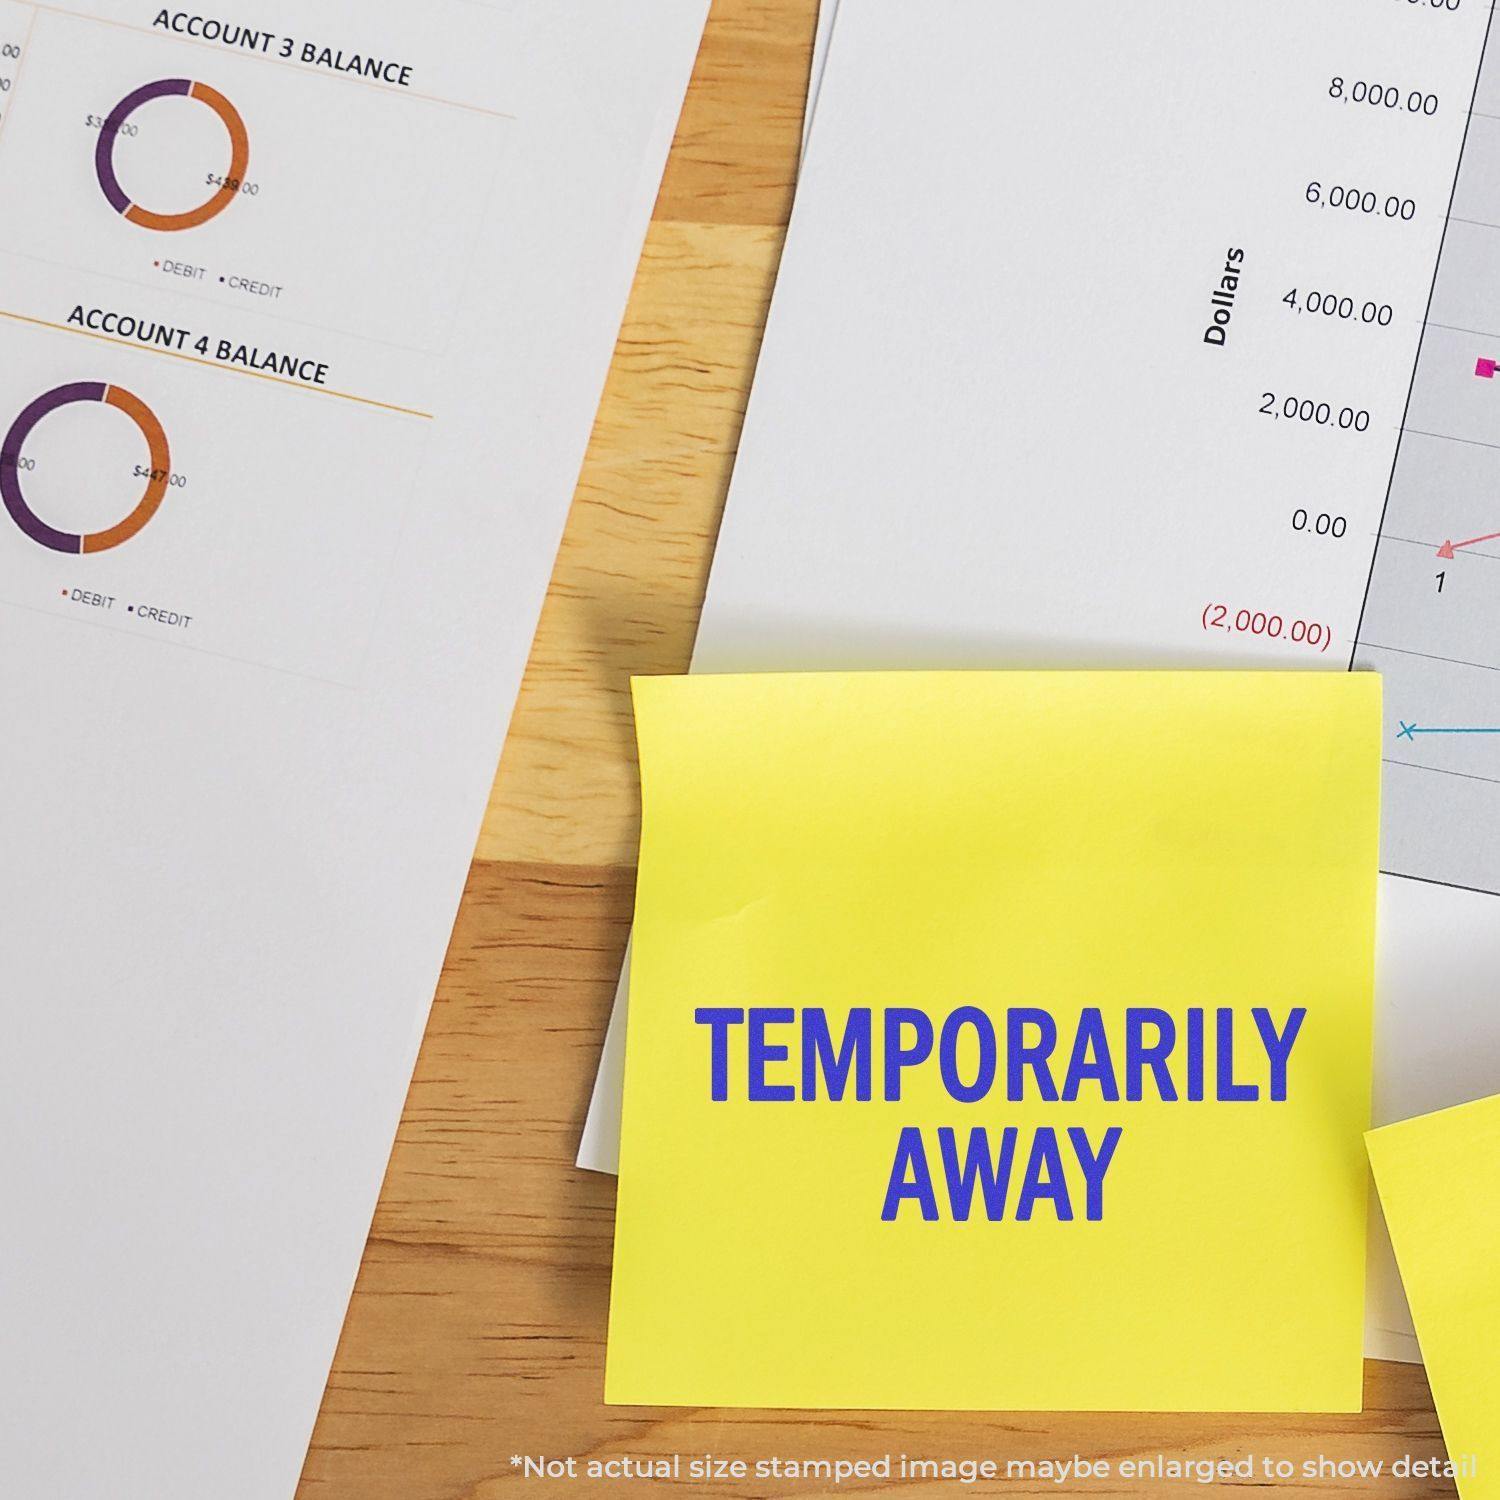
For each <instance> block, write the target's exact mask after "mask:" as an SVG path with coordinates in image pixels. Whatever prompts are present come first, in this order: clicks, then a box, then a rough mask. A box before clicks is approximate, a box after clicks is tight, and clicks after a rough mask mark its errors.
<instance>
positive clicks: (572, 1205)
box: [299, 0, 1453, 1500]
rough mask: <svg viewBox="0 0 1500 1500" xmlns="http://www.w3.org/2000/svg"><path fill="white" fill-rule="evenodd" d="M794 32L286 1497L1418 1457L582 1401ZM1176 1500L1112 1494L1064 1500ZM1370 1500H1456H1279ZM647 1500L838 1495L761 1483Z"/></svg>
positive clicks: (705, 202)
mask: <svg viewBox="0 0 1500 1500" xmlns="http://www.w3.org/2000/svg"><path fill="white" fill-rule="evenodd" d="M815 12H816V5H815V0H715V4H714V7H713V15H712V19H711V21H710V23H709V27H708V31H707V34H706V36H705V38H704V44H703V50H702V53H701V55H700V58H699V61H698V67H697V72H696V75H695V77H694V80H693V85H692V89H691V92H690V94H689V96H688V101H687V107H686V110H685V112H684V114H683V118H682V123H681V127H680V129H679V131H678V135H677V141H676V144H675V146H674V148H673V152H672V158H671V162H670V164H669V166H668V168H667V173H666V179H665V182H664V184H663V187H662V191H661V196H660V199H659V201H658V203H657V205H656V212H655V217H654V221H653V223H652V226H651V232H650V235H649V237H648V239H647V241H646V247H645V255H644V257H643V259H642V261H641V267H640V274H639V276H638V279H637V281H636V285H635V291H634V294H633V296H632V299H631V303H630V309H629V313H628V314H627V316H626V319H625V324H624V328H623V330H622V332H621V335H620V341H619V345H618V347H617V349H616V353H615V359H614V366H613V368H612V370H611V372H610V377H609V382H608V386H607V389H606V391H605V394H604V400H603V404H602V406H601V408H600V411H599V415H598V419H597V422H596V424H595V428H594V434H593V441H592V445H591V447H590V450H589V456H588V461H587V464H586V466H585V469H584V472H583V476H582V481H581V483H580V485H579V488H578V494H577V497H576V499H575V501H574V504H573V510H572V515H571V517H570V520H569V524H568V529H567V535H566V537H565V539H564V541H563V545H562V551H561V553H560V555H559V558H558V562H557V567H556V571H555V573H554V575H553V579H552V586H551V591H550V593H549V596H548V599H547V605H546V609H545V610H544V612H543V615H542V620H541V627H540V629H539V631H538V633H537V638H536V644H535V648H534V649H533V651H532V656H531V664H530V669H529V671H528V675H527V678H526V683H525V687H524V689H523V690H522V693H521V699H520V704H519V707H518V709H517V712H516V716H515V721H514V724H513V727H512V729H511V733H510V739H509V742H508V743H507V745H506V747H505V754H504V758H503V760H502V761H501V765H500V772H499V776H498V778H497V780H496V783H495V789H494V793H493V797H492V800H491V803H490V808H489V814H488V817H487V819H486V822H485V826H484V832H483V834H482V836H481V837H480V840H479V845H478V849H477V852H476V854H477V857H476V860H475V863H474V867H473V870H472V872H471V874H470V877H469V884H468V891H467V895H466V896H465V899H464V904H463V909H462V911H461V913H460V915H459V919H458V925H457V928H456V930H455V932H454V935H453V943H452V947H451V949H450V951H449V954H448V962H447V967H446V969H445V972H444V975H443V981H442V985H441V987H440V989H439V991H438V996H437V1003H436V1005H435V1007H434V1009H433V1013H432V1021H431V1024H430V1026H429V1027H428V1031H427V1039H426V1044H425V1046H424V1047H423V1050H422V1056H421V1061H420V1062H419V1064H418V1066H417V1072H416V1079H415V1082H414V1083H413V1085H412V1090H411V1095H410V1098H409V1099H408V1101H407V1106H406V1113H405V1117H404V1119H403V1122H402V1125H401V1132H400V1136H399V1139H398V1141H397V1143H396V1149H395V1155H394V1157H393V1158H392V1161H391V1166H390V1171H389V1174H388V1176H387V1178H386V1183H385V1190H384V1193H383V1195H382V1197H381V1201H380V1208H379V1211H378V1213H377V1214H376V1217H375V1223H374V1228H373V1231H372V1233H371V1236H370V1241H369V1244H368V1246H367V1248H366V1251H365V1257H364V1264H363V1267H362V1269H361V1272H360V1278H359V1285H358V1288H357V1290H356V1291H355V1294H354V1300H353V1303H352V1305H351V1307H350V1310H349V1317H348V1322H347V1324H346V1326H345V1329H344V1335H343V1340H342V1342H341V1344H340V1347H339V1352H338V1358H337V1361H336V1363H335V1365H334V1370H333V1377H332V1380H331V1381H330V1383H329V1387H328V1392H327V1396H326V1398H325V1400H324V1403H323V1411H322V1415H321V1417H320V1419H319V1422H318V1427H317V1432H316V1436H315V1438H314V1441H313V1446H312V1451H311V1453H310V1455H309V1457H308V1461H307V1467H306V1471H305V1473H304V1477H303V1482H302V1487H301V1490H300V1492H299V1494H300V1497H301V1500H495V1497H499V1496H502V1495H511V1494H519V1493H525V1494H528V1495H531V1494H536V1495H543V1494H554V1493H555V1494H569V1495H576V1496H586V1495H590V1494H594V1493H598V1492H599V1490H600V1489H601V1488H603V1487H602V1486H590V1485H588V1484H587V1483H586V1482H583V1481H579V1482H576V1483H572V1484H567V1483H558V1484H553V1483H549V1482H547V1481H544V1480H536V1479H532V1480H529V1481H528V1480H525V1479H524V1478H523V1477H522V1476H521V1473H520V1471H518V1470H516V1469H513V1468H512V1466H511V1462H510V1460H511V1457H512V1455H514V1454H548V1455H551V1456H566V1455H569V1454H573V1455H579V1456H585V1455H590V1456H593V1455H597V1456H606V1455H613V1454H632V1455H640V1456H651V1455H657V1454H669V1453H671V1452H674V1451H682V1452H685V1453H714V1454H717V1455H722V1456H742V1457H745V1458H749V1459H752V1460H753V1459H755V1458H757V1457H762V1456H770V1455H774V1454H780V1455H784V1456H789V1457H799V1456H800V1457H830V1458H834V1457H840V1456H844V1457H870V1458H873V1457H878V1456H880V1455H881V1454H884V1453H886V1452H891V1453H897V1454H899V1453H903V1452H904V1453H908V1454H912V1455H920V1456H925V1457H934V1458H942V1457H966V1456H973V1457H985V1456H989V1457H998V1458H1002V1459H1004V1458H1026V1457H1032V1458H1044V1457H1067V1456H1071V1455H1072V1454H1074V1453H1075V1452H1076V1453H1080V1454H1083V1455H1086V1456H1105V1457H1111V1458H1115V1459H1118V1458H1121V1457H1125V1456H1127V1455H1143V1454H1156V1453H1165V1454H1168V1455H1179V1456H1186V1457H1205V1456H1211V1457H1220V1456H1225V1455H1238V1454H1244V1453H1246V1452H1250V1453H1254V1454H1256V1455H1261V1456H1274V1457H1280V1458H1287V1459H1292V1460H1294V1461H1296V1462H1297V1463H1298V1464H1299V1465H1300V1463H1301V1462H1302V1461H1303V1460H1304V1459H1306V1458H1309V1457H1316V1456H1317V1455H1319V1454H1328V1455H1329V1456H1331V1457H1337V1458H1346V1459H1351V1458H1365V1459H1374V1458H1384V1459H1385V1460H1386V1461H1387V1462H1390V1461H1392V1460H1394V1459H1396V1458H1398V1457H1400V1456H1401V1455H1403V1454H1406V1453H1414V1454H1420V1455H1436V1454H1440V1453H1441V1452H1442V1443H1441V1438H1440V1437H1439V1435H1438V1429H1437V1422H1436V1420H1435V1418H1434V1416H1433V1412H1432V1405H1431V1399H1430V1397H1429V1395H1428V1391H1427V1385H1426V1382H1425V1380H1424V1378H1423V1374H1422V1371H1421V1370H1420V1369H1416V1368H1412V1367H1408V1366H1400V1365H1384V1364H1374V1363H1372V1364H1370V1365H1369V1366H1368V1367H1367V1378H1366V1390H1365V1405H1366V1411H1365V1413H1364V1415H1363V1416H1359V1417H1297V1418H1286V1417H1280V1418H1225V1417H1217V1416H1206V1417H1192V1416H1188V1417H1155V1416H1122V1417H1076V1416H1036V1415H1028V1416H1024V1417H1006V1416H973V1415H948V1414H929V1415H915V1416H903V1415H878V1416H861V1415H858V1414H847V1413H835V1414H828V1415H822V1414H818V1415H806V1414H774V1413H765V1412H723V1411H681V1410H672V1411H660V1410H637V1409H629V1408H619V1407H606V1406H604V1404H603V1402H602V1399H601V1394H602V1388H603V1370H604V1332H605V1320H606V1313H607V1308H608V1298H609V1267H610V1242H611V1232H612V1226H613V1215H614V1183H613V1181H612V1180H611V1179H607V1178H603V1177H599V1176H595V1175H593V1174H591V1173H587V1172H580V1171H578V1170H577V1169H576V1168H574V1166H573V1164H572V1163H573V1155H574V1152H575V1150H576V1147H577V1143H578V1134H579V1129H580V1126H581V1123H582V1120H583V1114H584V1108H585V1104H586V1102H587V1099H588V1094H589V1088H590V1085H591V1083H592V1080H593V1076H594V1067H595V1063H596V1061H597V1058H598V1053H599V1045H600V1040H601V1038H602V1037H603V1034H604V1025H605V1019H606V1017H607V1015H608V1013H609V1007H610V1002H611V999H612V997H613V993H614V984H615V977H616V973H617V971H618V967H619V962H620V956H621V953H622V951H623V949H624V946H625V937H626V929H627V926H628V923H629V916H630V902H631V893H632V882H633V865H634V858H635V854H634V850H635V841H636V818H637V809H636V785H635V763H634V755H633V751H632V736H631V723H630V712H629V701H628V690H627V684H628V680H629V678H630V676H631V674H632V673H639V672H680V671H682V670H684V669H685V668H686V666H687V663H688V657H689V654H690V651H691V646H692V640H693V633H694V629H695V625H696V621H697V616H698V610H699V608H700V606H701V603H702V599H703V590H704V585H705V582H706V580H707V575H708V566H709V561H710V558H711V556H712V551H713V538H714V535H715V532H716V529H717V526H718V519H719V513H720V509H721V507H722V504H723V499H724V493H725V489H726V486H727V484H728V479H729V473H730V467H731V464H732V462H733V457H734V452H735V446H736V443H737V441H738V437H739V429H740V421H741V417H742V415H743V412H744V406H745V399H746V394H747V392H748V390H749V386H750V379H751V375H752V373H753V370H754V364H755V357H756V352H757V350H758V347H759V342H760V335H761V330H762V326H763V324H764V320H765V314H766V308H767V304H768V302H769V299H770V294H771V287H772V281H773V278H774V276H775V271H776V265H777V260H778V257H779V255H780V250H781V241H782V234H783V230H784V227H785V224H786V219H787V214H788V212H789V210H790V207H791V199H792V189H793V183H794V180H795V174H796V163H797V154H798V149H799V145H800V132H801V124H802V103H803V96H804V93H805V89H806V84H807V73H808V60H809V54H810V47H811V40H812V31H813V23H814V18H815ZM1289 1272H1290V1268H1289ZM1225 1290H1226V1294H1227V1295H1231V1296H1232V1295H1233V1288H1232V1287H1230V1288H1226V1289H1225ZM882 1487H886V1488H895V1487H896V1486H882ZM647 1488H648V1486H647V1485H646V1484H644V1483H640V1482H627V1483H621V1484H615V1485H611V1486H609V1492H611V1493H614V1492H619V1493H627V1492H628V1493H641V1492H643V1491H645V1490H646V1489H647ZM870 1488H871V1486H869V1485H865V1486H860V1485H848V1486H844V1487H842V1490H840V1491H838V1492H840V1493H842V1492H848V1491H851V1490H864V1491H865V1492H867V1493H868V1492H869V1489H870ZM899 1488H900V1492H901V1493H902V1494H913V1495H927V1494H933V1495H936V1494H938V1493H943V1494H952V1493H954V1492H955V1487H954V1486H953V1485H951V1484H939V1483H935V1482H934V1483H917V1484H910V1485H906V1486H900V1487H899ZM969 1488H970V1489H971V1491H973V1490H978V1491H979V1492H981V1493H982V1492H984V1491H985V1487H984V1486H972V1487H969ZM1197 1488H1198V1487H1196V1486H1193V1485H1191V1484H1187V1485H1184V1484H1182V1483H1176V1484H1171V1483H1161V1484H1157V1485H1139V1486H1136V1487H1134V1488H1133V1489H1132V1488H1130V1487H1128V1486H1122V1485H1120V1484H1119V1482H1118V1481H1111V1482H1105V1483H1101V1484H1097V1485H1092V1486H1089V1487H1088V1492H1089V1493H1091V1494H1097V1495H1100V1496H1109V1495H1121V1494H1127V1493H1129V1494H1140V1495H1145V1494H1157V1493H1159V1494H1168V1493H1171V1494H1175V1495H1179V1496H1182V1495H1187V1494H1191V1493H1193V1492H1194V1490H1195V1489H1197ZM1374 1488H1378V1489H1379V1491H1380V1493H1382V1494H1383V1495H1387V1496H1398V1495H1399V1496H1407V1495H1428V1494H1433V1495H1436V1494H1451V1493H1453V1491H1452V1487H1451V1485H1449V1484H1447V1483H1446V1482H1441V1481H1406V1482H1400V1481H1393V1480H1389V1479H1387V1480H1384V1481H1382V1482H1380V1483H1379V1484H1378V1485H1374V1484H1371V1483H1369V1482H1345V1481H1339V1480H1332V1479H1329V1480H1324V1481H1322V1482H1309V1483H1300V1482H1298V1483H1292V1482H1289V1483H1287V1484H1286V1485H1284V1486H1277V1491H1278V1493H1287V1494H1293V1493H1296V1494H1308V1493H1312V1492H1315V1491H1316V1492H1319V1493H1322V1494H1325V1495H1326V1494H1345V1493H1350V1492H1356V1491H1359V1490H1362V1489H1374ZM671 1490H672V1491H675V1492H676V1493H689V1492H694V1493H700V1494H709V1493H711V1494H716V1495H736V1496H772V1495H778V1496H779V1495H793V1494H795V1495H799V1496H812V1495H825V1494H833V1493H836V1491H835V1490H834V1489H833V1488H831V1487H824V1486H821V1485H819V1484H818V1483H816V1482H814V1483H794V1482H789V1481H782V1482H777V1481H775V1480H769V1481H765V1482H763V1483H755V1482H750V1483H740V1484H736V1485H732V1486H731V1485H728V1484H721V1485H715V1486H711V1487H705V1488H703V1489H699V1490H696V1491H690V1489H689V1486H688V1485H687V1484H686V1483H683V1484H681V1485H677V1486H672V1487H671ZM661 1492H663V1493H666V1492H668V1491H666V1490H663V1491H661ZM990 1492H994V1488H993V1487H991V1491H990ZM1199 1492H1201V1490H1200V1491H1199ZM1005 1493H1007V1494H1027V1493H1035V1494H1056V1493H1058V1487H1057V1486H1056V1485H1053V1484H1050V1483H1040V1484H1038V1485H1036V1486H1035V1487H1034V1488H1031V1487H1028V1486H1026V1485H1024V1484H1021V1485H1017V1484H1012V1485H1009V1486H1006V1487H1005Z"/></svg>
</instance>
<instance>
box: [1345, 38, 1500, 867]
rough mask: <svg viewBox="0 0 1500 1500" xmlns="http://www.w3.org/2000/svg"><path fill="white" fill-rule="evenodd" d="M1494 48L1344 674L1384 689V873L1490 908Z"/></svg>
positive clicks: (1497, 212)
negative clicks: (1368, 674)
mask: <svg viewBox="0 0 1500 1500" xmlns="http://www.w3.org/2000/svg"><path fill="white" fill-rule="evenodd" d="M1497 262H1500V48H1491V49H1490V51H1489V53H1488V55H1487V57H1486V60H1485V63H1484V67H1483V69H1482V72H1481V75H1480V81H1479V90H1478V94H1477V97H1476V102H1475V107H1474V111H1473V114H1472V116H1471V119H1470V123H1469V131H1468V135H1467V138H1466V143H1465V147H1464V153H1463V159H1462V162H1461V165H1460V168H1459V174H1458V182H1457V186H1456V189H1455V193H1454V201H1453V207H1452V210H1451V213H1450V216H1449V220H1448V232H1447V235H1446V237H1445V239H1444V244H1443V251H1442V255H1441V257H1440V259H1439V263H1438V268H1437V276H1436V280H1435V282H1434V286H1433V295H1432V303H1431V306H1430V307H1429V309H1428V315H1427V319H1426V323H1425V331H1424V335H1423V340H1422V346H1421V351H1420V353H1419V355H1418V359H1417V365H1416V369H1415V373H1414V376H1413V382H1412V390H1411V398H1410V402H1409V405H1408V408H1407V412H1406V419H1405V421H1404V423H1403V426H1402V433H1401V443H1400V447H1399V450H1398V452H1397V457H1396V463H1395V468H1394V471H1393V473H1392V477H1391V486H1390V493H1389V496H1388V499H1387V503H1386V508H1385V514H1384V516H1383V518H1382V522H1381V527H1380V535H1379V538H1378V540H1377V543H1376V550H1375V557H1374V563H1373V566H1372V569H1371V574H1370V586H1369V591H1368V593H1367V596H1366V600H1365V608H1364V614H1363V616H1362V619H1361V622H1360V628H1359V632H1358V638H1357V641H1356V645H1355V649H1354V654H1353V658H1352V664H1353V665H1354V666H1355V667H1356V668H1366V669H1374V670H1378V671H1380V672H1381V673H1382V675H1383V676H1384V678H1385V696H1386V705H1387V709H1388V711H1389V713H1390V715H1391V716H1392V727H1391V730H1390V738H1389V739H1388V740H1387V746H1388V749H1387V753H1386V756H1385V767H1386V769H1385V811H1384V820H1383V827H1384V838H1383V848H1382V865H1383V867H1384V868H1385V869H1386V870H1387V871H1389V872H1391V873H1392V874H1396V875H1404V876H1408V877H1411V878H1414V879H1419V880H1425V881H1430V882H1433V883H1436V884H1441V885H1453V886H1461V887H1466V888H1468V889H1472V890H1480V891H1488V892H1492V893H1494V894H1500V546H1497V545H1496V544H1500V405H1497V403H1496V400H1495V395H1496V392H1495V385H1494V382H1495V381H1496V379H1497V378H1500V357H1497V355H1496V353H1495V351H1496V348H1497V346H1500V281H1497V278H1496V277H1495V276H1494V274H1493V267H1494V266H1495V265H1496V263H1497Z"/></svg>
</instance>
